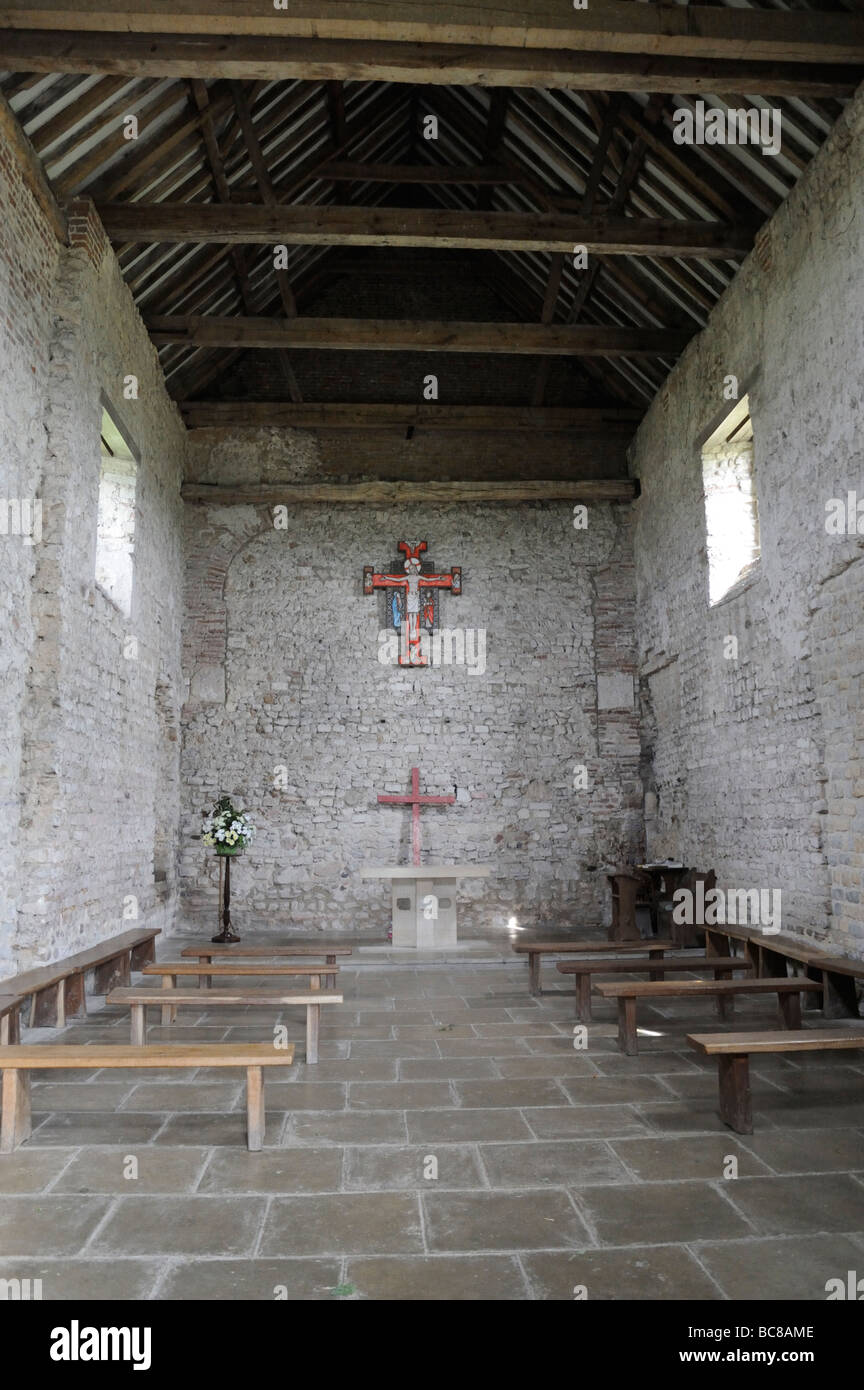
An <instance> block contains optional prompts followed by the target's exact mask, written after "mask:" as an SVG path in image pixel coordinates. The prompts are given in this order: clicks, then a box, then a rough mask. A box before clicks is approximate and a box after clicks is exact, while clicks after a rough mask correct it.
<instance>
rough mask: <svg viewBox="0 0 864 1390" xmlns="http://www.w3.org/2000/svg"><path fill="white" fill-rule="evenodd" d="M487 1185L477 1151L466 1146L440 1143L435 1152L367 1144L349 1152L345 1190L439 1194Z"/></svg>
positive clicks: (427, 1149) (425, 1147)
mask: <svg viewBox="0 0 864 1390" xmlns="http://www.w3.org/2000/svg"><path fill="white" fill-rule="evenodd" d="M430 1159H431V1160H432V1161H433V1163H434V1169H433V1168H431V1167H430ZM485 1185H486V1184H485V1182H484V1180H483V1171H482V1169H481V1167H480V1164H479V1162H478V1159H477V1154H476V1151H475V1150H474V1148H473V1147H471V1146H469V1145H466V1144H441V1145H439V1146H438V1147H437V1148H436V1149H435V1150H434V1151H432V1150H430V1148H429V1146H428V1145H425V1144H424V1145H405V1146H404V1147H401V1146H398V1145H387V1146H386V1147H384V1146H377V1147H376V1146H372V1145H367V1146H364V1147H363V1148H350V1149H348V1150H347V1152H346V1164H345V1188H346V1191H349V1192H385V1191H390V1190H403V1191H418V1192H423V1191H428V1190H430V1189H433V1188H434V1190H435V1191H436V1192H438V1191H444V1190H447V1189H450V1188H478V1187H485Z"/></svg>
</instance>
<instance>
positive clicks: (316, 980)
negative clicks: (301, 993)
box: [309, 975, 321, 989]
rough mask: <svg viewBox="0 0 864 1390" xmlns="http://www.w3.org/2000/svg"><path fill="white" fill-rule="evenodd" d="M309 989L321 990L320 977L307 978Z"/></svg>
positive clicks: (311, 976)
mask: <svg viewBox="0 0 864 1390" xmlns="http://www.w3.org/2000/svg"><path fill="white" fill-rule="evenodd" d="M309 988H310V989H320V988H321V976H320V975H310V976H309Z"/></svg>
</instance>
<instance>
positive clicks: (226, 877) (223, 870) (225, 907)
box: [210, 849, 240, 946]
mask: <svg viewBox="0 0 864 1390" xmlns="http://www.w3.org/2000/svg"><path fill="white" fill-rule="evenodd" d="M236 853H237V851H236V850H230V849H229V850H224V849H223V850H218V849H217V851H216V857H217V858H218V860H219V916H218V921H217V925H219V926H221V928H222V930H221V931H220V932H219V934H218V935H217V936H211V938H210V940H211V941H212V942H213V943H214V944H217V945H220V946H223V945H230V944H231V943H232V942H235V941H239V940H240V937H239V936H237V935H236V934H235V933H234V932H232V930H231V856H232V854H236Z"/></svg>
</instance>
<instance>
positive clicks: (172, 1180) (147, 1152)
mask: <svg viewBox="0 0 864 1390" xmlns="http://www.w3.org/2000/svg"><path fill="white" fill-rule="evenodd" d="M208 1152H209V1151H208V1150H207V1149H200V1148H199V1149H194V1148H179V1149H167V1148H166V1149H162V1148H157V1147H156V1146H155V1145H152V1144H151V1145H147V1144H141V1145H139V1146H138V1147H137V1149H136V1148H134V1147H133V1148H130V1147H129V1146H128V1145H125V1146H115V1147H111V1148H103V1149H94V1148H90V1147H87V1148H83V1149H81V1150H80V1152H79V1153H78V1154H77V1155H76V1157H75V1158H74V1159H73V1160H72V1162H71V1163H70V1164H69V1166H68V1168H67V1169H66V1171H65V1172H64V1173H62V1174H61V1176H60V1177H59V1178H58V1180H57V1182H56V1183H55V1184H54V1187H53V1189H52V1191H54V1192H94V1193H100V1192H104V1193H115V1194H122V1195H123V1196H126V1195H127V1194H130V1193H141V1192H191V1191H193V1189H194V1188H195V1186H196V1184H197V1182H198V1178H199V1176H200V1174H201V1172H202V1171H203V1168H204V1163H205V1161H206V1159H207V1155H208ZM130 1160H131V1162H130Z"/></svg>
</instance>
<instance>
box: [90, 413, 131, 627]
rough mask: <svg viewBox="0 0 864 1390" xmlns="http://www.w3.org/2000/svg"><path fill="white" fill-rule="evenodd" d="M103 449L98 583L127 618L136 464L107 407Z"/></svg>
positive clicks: (98, 531) (104, 416)
mask: <svg viewBox="0 0 864 1390" xmlns="http://www.w3.org/2000/svg"><path fill="white" fill-rule="evenodd" d="M101 446H102V470H101V473H100V475H99V515H98V521H97V528H96V583H97V584H98V585H99V588H100V589H102V591H103V592H104V593H105V594H107V596H108V598H110V599H111V601H112V603H114V604H116V606H117V607H118V608H119V609H120V611H121V613H123V614H124V615H125V616H126V617H127V618H128V617H129V615H130V613H131V611H132V582H133V577H134V553H135V480H136V472H137V463H136V458H135V453H134V451H133V449H132V447H131V445H130V444H129V442H128V441H127V439H126V437H125V436H124V435H123V434H122V433H121V430H120V427H119V426H118V425H117V423H116V421H114V420H113V419H112V417H111V415H110V413H109V411H108V410H106V409H104V408H103V410H102V426H101Z"/></svg>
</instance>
